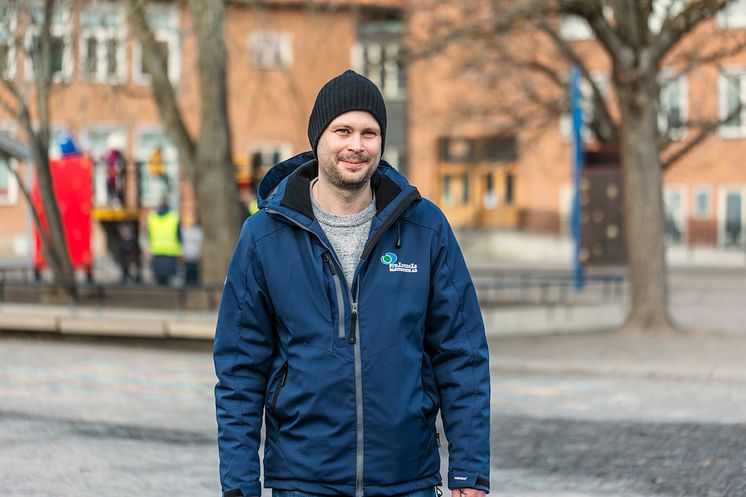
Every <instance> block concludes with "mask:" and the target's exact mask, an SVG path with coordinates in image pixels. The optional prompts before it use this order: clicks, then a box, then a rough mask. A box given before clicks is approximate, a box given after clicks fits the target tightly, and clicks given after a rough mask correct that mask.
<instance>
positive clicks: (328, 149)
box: [316, 110, 381, 191]
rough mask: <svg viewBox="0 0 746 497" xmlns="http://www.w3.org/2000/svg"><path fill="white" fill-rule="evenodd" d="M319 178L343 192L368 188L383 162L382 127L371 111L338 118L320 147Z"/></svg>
mask: <svg viewBox="0 0 746 497" xmlns="http://www.w3.org/2000/svg"><path fill="white" fill-rule="evenodd" d="M316 157H317V159H318V162H319V175H320V176H322V175H323V176H324V177H325V179H326V180H328V181H329V182H330V183H331V184H332V185H334V186H336V187H337V188H339V189H342V190H348V191H355V190H360V189H362V188H364V187H365V186H367V184H368V180H370V177H371V176H373V172H374V171H375V170H376V167H378V162H379V161H380V160H381V127H380V126H379V125H378V121H376V120H375V118H374V117H373V116H372V115H371V114H370V113H368V112H365V111H361V110H354V111H350V112H345V113H344V114H340V115H339V116H337V117H336V118H335V119H334V120H333V121H332V122H331V123H330V124H329V126H327V127H326V129H325V130H324V132H323V133H321V136H320V137H319V143H318V145H317V147H316Z"/></svg>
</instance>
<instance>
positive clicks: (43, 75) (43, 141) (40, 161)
mask: <svg viewBox="0 0 746 497" xmlns="http://www.w3.org/2000/svg"><path fill="white" fill-rule="evenodd" d="M54 8H55V2H54V0H46V1H45V2H44V20H43V24H42V27H41V31H40V33H39V46H38V53H35V54H34V62H35V67H34V83H35V84H36V96H37V102H36V103H37V107H38V108H37V117H38V120H39V130H38V131H37V132H34V131H33V129H32V126H31V122H30V119H28V116H25V117H26V122H25V123H24V124H25V127H26V133H27V135H28V138H29V143H30V145H31V153H32V157H33V159H34V162H35V163H36V171H37V176H36V178H37V182H38V183H39V194H40V196H41V202H42V207H43V210H44V214H45V217H46V224H47V227H46V230H47V235H48V241H49V242H50V244H51V246H50V247H46V245H47V243H45V239H44V237H42V245H43V246H45V250H44V255H45V258H46V261H47V263H48V264H49V265H50V267H51V268H52V273H53V274H54V284H55V285H57V286H59V287H62V288H64V289H65V290H66V291H67V292H69V293H70V295H71V296H72V297H73V298H74V299H75V298H76V295H77V294H76V291H75V275H74V273H73V269H72V264H71V262H70V255H69V251H68V248H67V239H66V238H65V230H64V228H63V226H62V216H61V214H60V209H59V206H58V204H57V197H56V196H55V193H54V183H53V181H52V173H51V171H50V169H49V121H50V109H49V91H50V88H51V86H52V36H51V25H52V16H53V14H54ZM39 229H42V227H39Z"/></svg>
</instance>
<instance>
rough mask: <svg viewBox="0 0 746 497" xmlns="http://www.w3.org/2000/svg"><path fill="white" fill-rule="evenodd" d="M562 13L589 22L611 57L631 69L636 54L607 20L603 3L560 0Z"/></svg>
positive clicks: (588, 0)
mask: <svg viewBox="0 0 746 497" xmlns="http://www.w3.org/2000/svg"><path fill="white" fill-rule="evenodd" d="M559 6H560V7H559V8H560V11H561V12H562V13H564V14H571V15H576V16H580V17H582V18H584V19H585V20H586V21H588V24H589V25H590V27H591V29H593V32H594V33H595V35H596V38H597V39H598V41H599V42H600V43H601V44H602V45H603V46H604V47H605V49H606V52H607V53H608V54H609V56H610V57H611V58H612V59H613V60H615V61H618V62H620V63H622V64H624V66H625V67H629V66H630V65H631V64H632V62H633V60H634V54H633V53H632V50H631V49H630V47H629V46H627V45H626V44H625V43H624V41H623V40H622V38H621V37H620V36H619V34H618V33H617V32H616V31H615V30H614V29H613V28H612V27H611V25H610V24H609V22H608V21H607V20H606V17H605V16H604V11H603V5H602V2H598V1H593V0H559Z"/></svg>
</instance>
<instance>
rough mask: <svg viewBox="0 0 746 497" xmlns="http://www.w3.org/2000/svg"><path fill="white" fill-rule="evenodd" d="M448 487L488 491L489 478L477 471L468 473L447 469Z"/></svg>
mask: <svg viewBox="0 0 746 497" xmlns="http://www.w3.org/2000/svg"><path fill="white" fill-rule="evenodd" d="M448 488H450V489H451V490H454V489H456V488H475V489H477V490H484V491H485V492H489V491H490V479H489V478H487V477H486V476H483V475H479V474H477V473H468V472H466V471H458V470H457V471H449V472H448Z"/></svg>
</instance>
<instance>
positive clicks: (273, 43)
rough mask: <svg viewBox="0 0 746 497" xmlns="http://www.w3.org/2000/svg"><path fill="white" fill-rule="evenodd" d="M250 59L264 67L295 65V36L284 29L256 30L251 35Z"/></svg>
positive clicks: (256, 64)
mask: <svg viewBox="0 0 746 497" xmlns="http://www.w3.org/2000/svg"><path fill="white" fill-rule="evenodd" d="M249 59H250V60H251V63H252V64H253V65H254V66H256V67H260V68H262V69H286V68H288V67H290V66H292V65H293V37H292V35H291V34H290V33H286V32H283V31H256V32H254V33H251V34H250V35H249Z"/></svg>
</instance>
